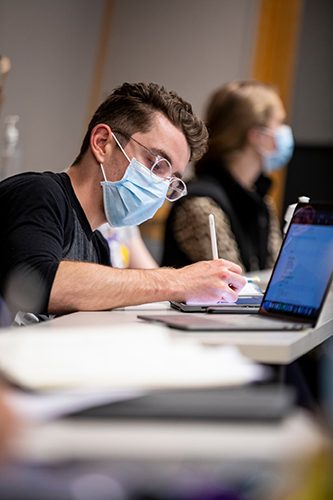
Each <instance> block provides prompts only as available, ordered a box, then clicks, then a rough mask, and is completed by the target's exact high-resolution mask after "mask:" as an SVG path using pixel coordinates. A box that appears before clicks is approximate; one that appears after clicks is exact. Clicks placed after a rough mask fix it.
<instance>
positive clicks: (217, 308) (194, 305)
mask: <svg viewBox="0 0 333 500" xmlns="http://www.w3.org/2000/svg"><path fill="white" fill-rule="evenodd" d="M263 296H264V293H263V291H262V290H261V289H260V288H259V286H258V285H257V284H256V283H252V282H251V281H248V282H247V284H246V285H245V287H244V288H243V290H242V291H241V292H240V293H239V296H238V300H237V301H236V302H231V303H230V302H224V301H222V300H221V301H219V302H215V303H214V304H212V303H209V304H208V303H205V302H201V303H200V302H176V301H173V300H171V301H170V305H171V307H173V308H174V309H177V310H178V311H182V312H203V313H204V312H207V311H208V309H209V312H218V313H227V314H235V313H237V314H250V313H257V312H258V311H259V308H260V304H261V302H262V298H263Z"/></svg>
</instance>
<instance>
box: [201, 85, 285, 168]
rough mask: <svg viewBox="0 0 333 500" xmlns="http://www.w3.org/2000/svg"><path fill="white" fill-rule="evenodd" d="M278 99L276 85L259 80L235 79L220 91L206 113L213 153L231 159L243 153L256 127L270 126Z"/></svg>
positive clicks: (213, 98)
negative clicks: (248, 138)
mask: <svg viewBox="0 0 333 500" xmlns="http://www.w3.org/2000/svg"><path fill="white" fill-rule="evenodd" d="M277 99H279V95H278V93H277V91H276V89H275V88H274V87H271V86H269V85H265V84H264V83H261V82H258V81H256V80H243V81H233V82H230V83H228V84H226V85H223V86H222V87H221V88H219V89H218V90H216V91H215V93H214V94H213V95H212V97H211V99H210V102H209V105H208V109H207V113H206V123H207V126H208V130H209V154H213V155H215V156H216V155H217V156H222V157H224V158H227V157H228V156H229V157H230V155H233V154H235V153H237V152H240V151H241V150H242V149H243V147H244V146H245V144H246V142H247V135H248V132H249V130H250V129H251V128H252V127H256V126H257V127H262V126H267V124H268V121H269V119H270V117H271V115H272V110H273V108H274V106H275V105H276V103H277Z"/></svg>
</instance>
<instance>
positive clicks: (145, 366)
mask: <svg viewBox="0 0 333 500" xmlns="http://www.w3.org/2000/svg"><path fill="white" fill-rule="evenodd" d="M0 370H1V371H2V372H3V373H4V375H5V376H6V377H7V378H8V379H9V380H12V381H14V382H15V383H16V384H18V385H20V386H22V387H25V388H29V389H33V390H60V389H82V388H84V389H89V388H90V389H95V388H98V389H102V388H104V389H106V388H107V389H115V390H120V389H122V390H150V389H163V388H189V387H209V386H225V385H238V384H245V383H248V382H251V381H252V380H254V379H260V378H262V377H264V376H265V373H266V372H265V370H264V368H263V367H262V366H261V365H258V364H256V363H255V362H253V361H251V360H249V359H247V358H245V357H243V356H242V355H241V354H240V353H239V351H238V349H237V348H236V347H221V346H220V347H214V348H212V347H209V346H204V345H201V344H199V343H189V342H186V341H180V340H178V341H175V340H172V338H171V336H170V335H169V332H168V330H167V329H166V328H165V327H163V326H159V325H147V324H141V323H139V322H138V323H133V324H131V325H110V326H99V327H98V328H94V327H83V328H52V329H47V328H38V327H27V328H22V329H19V330H18V331H15V330H11V331H9V332H6V333H2V334H1V335H0Z"/></svg>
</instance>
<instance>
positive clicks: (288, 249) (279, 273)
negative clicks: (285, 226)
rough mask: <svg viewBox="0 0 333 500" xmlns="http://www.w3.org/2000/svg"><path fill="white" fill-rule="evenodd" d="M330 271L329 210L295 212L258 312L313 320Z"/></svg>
mask: <svg viewBox="0 0 333 500" xmlns="http://www.w3.org/2000/svg"><path fill="white" fill-rule="evenodd" d="M332 269H333V210H332V207H331V206H330V207H325V205H320V206H319V207H318V208H313V207H312V206H311V205H307V206H304V207H301V208H299V209H296V211H295V214H294V216H293V219H292V222H291V225H290V228H289V231H288V233H287V235H286V238H285V241H284V242H283V245H282V249H281V253H280V256H279V258H278V261H277V263H276V267H275V269H274V271H273V274H272V277H271V281H270V283H269V286H268V289H267V292H266V295H265V298H264V301H263V304H262V306H261V307H262V309H264V310H265V311H269V312H274V313H275V312H276V313H282V314H286V315H288V314H290V315H297V316H300V317H307V318H315V317H316V316H317V314H318V312H319V307H320V305H321V303H322V300H323V296H324V294H325V291H326V288H327V286H328V283H329V281H330V277H331V273H332Z"/></svg>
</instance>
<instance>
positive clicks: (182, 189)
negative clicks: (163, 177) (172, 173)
mask: <svg viewBox="0 0 333 500" xmlns="http://www.w3.org/2000/svg"><path fill="white" fill-rule="evenodd" d="M186 194H187V189H186V186H185V184H184V182H183V181H182V180H181V179H177V177H173V178H172V179H170V183H169V188H168V191H167V194H166V197H167V198H168V200H170V201H175V200H178V198H181V197H182V196H184V195H186Z"/></svg>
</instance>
